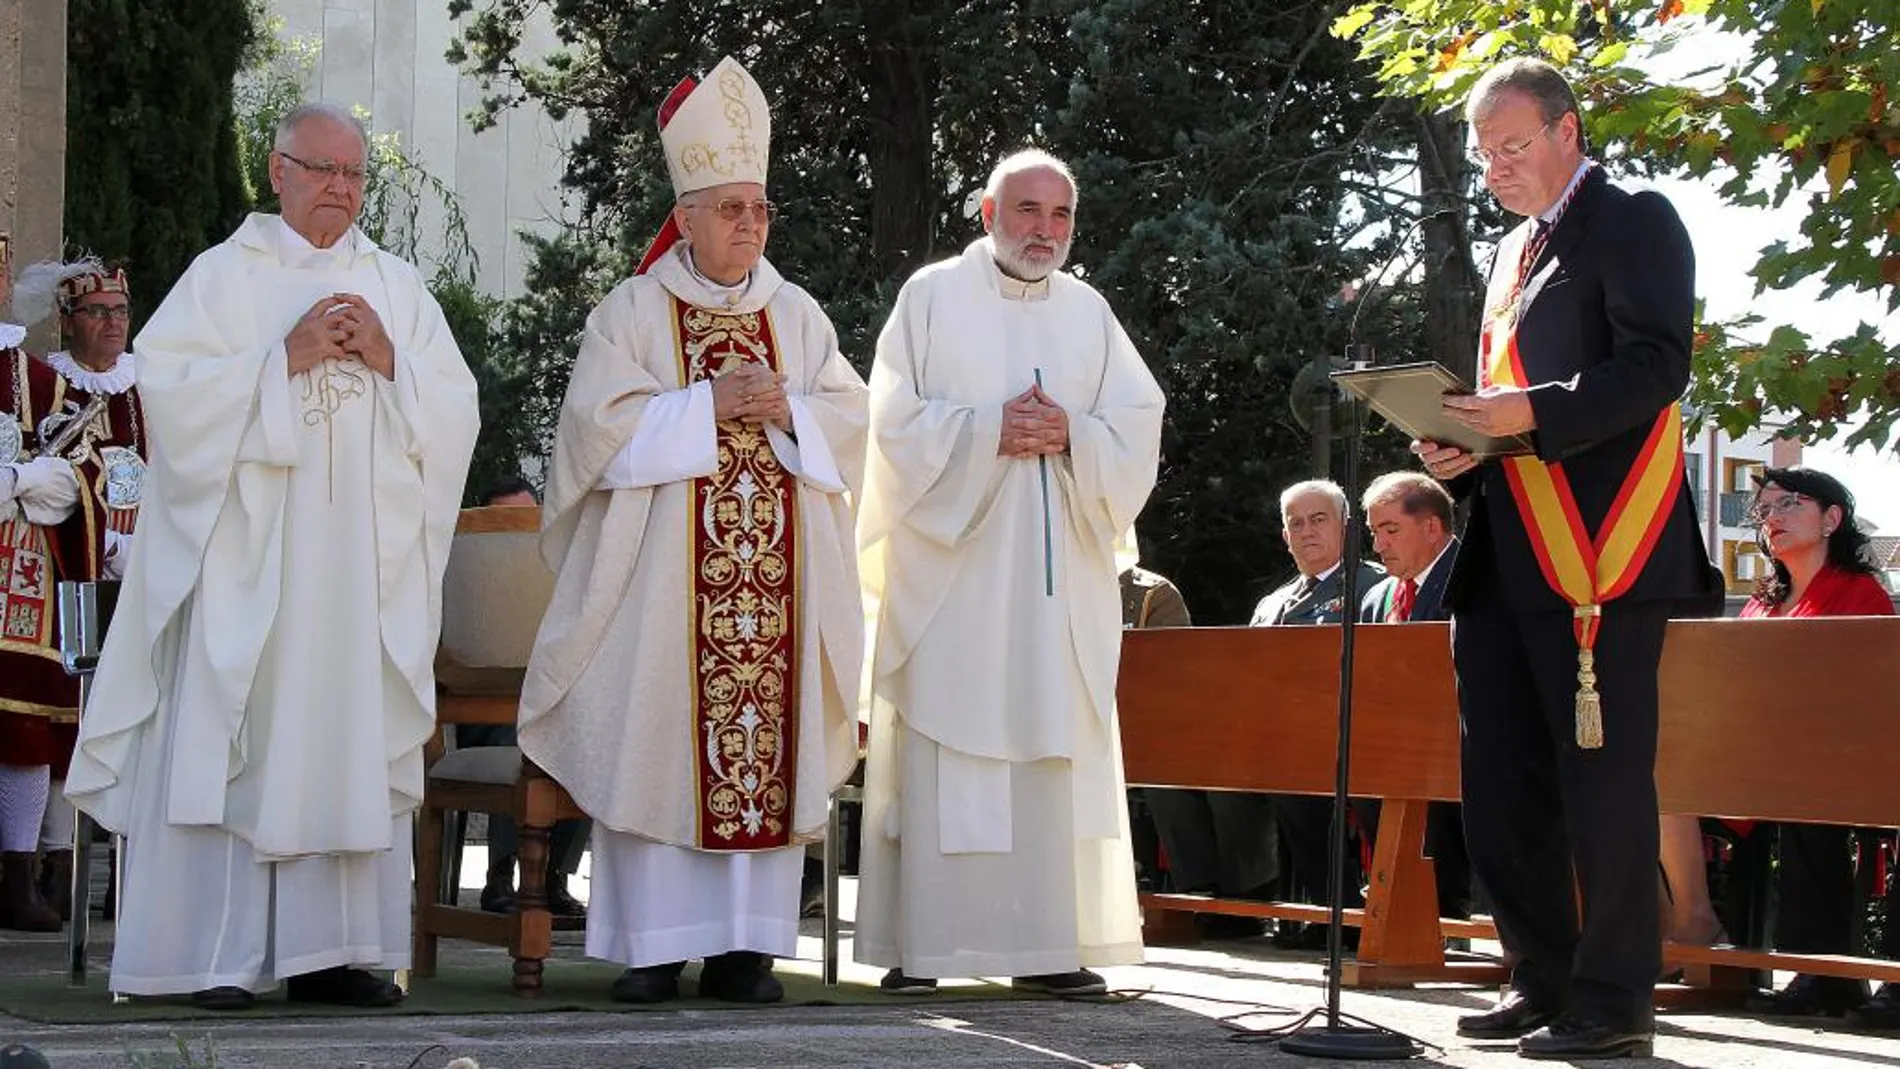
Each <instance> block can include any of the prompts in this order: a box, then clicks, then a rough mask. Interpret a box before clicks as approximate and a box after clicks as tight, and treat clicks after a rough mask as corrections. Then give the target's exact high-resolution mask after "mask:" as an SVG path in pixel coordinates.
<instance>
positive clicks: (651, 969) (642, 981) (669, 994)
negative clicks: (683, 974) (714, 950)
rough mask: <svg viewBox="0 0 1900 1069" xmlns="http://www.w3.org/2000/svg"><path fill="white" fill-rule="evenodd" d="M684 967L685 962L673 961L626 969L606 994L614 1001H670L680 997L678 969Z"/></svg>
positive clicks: (637, 1002) (639, 1002)
mask: <svg viewBox="0 0 1900 1069" xmlns="http://www.w3.org/2000/svg"><path fill="white" fill-rule="evenodd" d="M684 968H686V963H685V962H683V961H674V962H668V963H667V964H665V965H646V966H642V967H641V968H638V969H628V970H627V971H626V972H623V973H621V974H620V978H619V979H617V980H615V981H614V985H613V987H611V988H609V989H608V991H607V996H608V997H609V998H611V999H613V1000H614V1001H615V1002H630V1003H635V1004H641V1003H651V1002H668V1001H671V1000H673V999H676V998H678V997H680V970H681V969H684Z"/></svg>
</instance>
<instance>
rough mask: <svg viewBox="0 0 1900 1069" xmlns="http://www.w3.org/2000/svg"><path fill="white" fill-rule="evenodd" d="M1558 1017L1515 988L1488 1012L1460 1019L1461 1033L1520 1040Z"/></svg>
mask: <svg viewBox="0 0 1900 1069" xmlns="http://www.w3.org/2000/svg"><path fill="white" fill-rule="evenodd" d="M1556 1018H1557V1015H1556V1014H1554V1013H1551V1012H1549V1011H1547V1010H1541V1009H1538V1008H1537V1007H1536V1006H1535V1005H1533V1004H1532V1003H1531V1000H1530V999H1527V998H1525V997H1524V996H1523V995H1521V994H1519V993H1518V992H1516V991H1513V992H1511V993H1510V994H1508V995H1506V996H1504V1001H1503V1002H1500V1003H1498V1008H1497V1009H1495V1010H1492V1011H1491V1012H1489V1013H1477V1014H1470V1015H1468V1016H1465V1017H1460V1018H1458V1034H1459V1035H1461V1036H1463V1037H1465V1038H1466V1039H1518V1038H1520V1037H1523V1036H1527V1035H1529V1034H1531V1033H1532V1032H1535V1031H1537V1030H1538V1029H1539V1028H1542V1027H1544V1026H1545V1025H1547V1024H1549V1023H1551V1022H1552V1021H1554V1020H1556Z"/></svg>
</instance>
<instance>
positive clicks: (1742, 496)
mask: <svg viewBox="0 0 1900 1069" xmlns="http://www.w3.org/2000/svg"><path fill="white" fill-rule="evenodd" d="M1754 500H1755V495H1754V494H1751V493H1747V492H1745V491H1737V492H1732V493H1727V494H1723V495H1722V526H1724V527H1746V526H1748V506H1749V504H1750V503H1752V502H1753V501H1754Z"/></svg>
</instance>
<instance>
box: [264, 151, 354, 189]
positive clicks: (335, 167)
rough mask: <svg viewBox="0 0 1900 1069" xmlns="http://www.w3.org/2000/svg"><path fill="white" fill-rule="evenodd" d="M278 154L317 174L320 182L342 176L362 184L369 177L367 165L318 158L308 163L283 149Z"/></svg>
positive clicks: (350, 181) (349, 180) (352, 182)
mask: <svg viewBox="0 0 1900 1069" xmlns="http://www.w3.org/2000/svg"><path fill="white" fill-rule="evenodd" d="M277 154H278V155H279V156H282V157H283V158H285V159H287V160H289V161H290V162H292V163H294V164H296V165H297V166H299V167H302V168H303V169H304V170H306V171H308V172H310V173H311V174H313V175H316V176H317V180H318V181H320V182H326V183H327V182H330V181H331V180H333V179H337V178H341V179H343V181H345V182H347V183H349V184H350V185H353V186H360V185H362V184H363V183H364V182H365V181H366V180H368V178H369V169H368V168H365V167H354V166H351V165H350V164H347V163H332V162H331V161H329V160H318V161H317V162H315V163H307V162H305V161H303V160H300V159H298V158H297V157H295V156H292V155H291V154H290V153H288V152H284V151H281V150H280V151H279V152H278V153H277Z"/></svg>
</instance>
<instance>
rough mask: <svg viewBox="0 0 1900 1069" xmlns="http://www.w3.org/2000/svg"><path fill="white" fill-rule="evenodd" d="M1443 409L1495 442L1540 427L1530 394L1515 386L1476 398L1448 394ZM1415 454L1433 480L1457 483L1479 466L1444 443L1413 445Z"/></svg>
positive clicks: (1484, 393) (1467, 454)
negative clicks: (1454, 480)
mask: <svg viewBox="0 0 1900 1069" xmlns="http://www.w3.org/2000/svg"><path fill="white" fill-rule="evenodd" d="M1442 408H1443V410H1444V413H1445V415H1446V416H1448V417H1450V418H1451V419H1454V420H1457V421H1458V422H1459V423H1462V424H1464V425H1465V426H1467V427H1470V428H1471V429H1472V430H1474V431H1478V432H1480V433H1483V434H1488V435H1490V436H1492V437H1494V438H1502V437H1505V436H1508V435H1512V434H1523V433H1524V432H1525V431H1529V430H1535V429H1536V427H1537V413H1536V412H1535V411H1534V410H1533V409H1532V408H1531V395H1530V393H1529V392H1528V391H1526V390H1522V389H1519V388H1517V387H1515V386H1493V387H1490V388H1488V389H1485V390H1481V391H1479V392H1478V393H1475V394H1447V395H1445V399H1444V401H1443V402H1442ZM1412 452H1413V453H1414V454H1415V455H1416V456H1417V457H1418V458H1419V460H1421V461H1423V462H1424V464H1425V470H1426V471H1428V472H1430V473H1431V475H1432V478H1434V479H1439V480H1444V479H1455V478H1457V477H1458V476H1460V475H1463V474H1464V473H1465V472H1468V471H1470V470H1471V469H1472V468H1475V467H1477V466H1478V461H1477V458H1475V457H1473V456H1472V455H1471V454H1469V453H1467V452H1465V451H1464V450H1462V449H1460V448H1458V447H1457V446H1455V445H1446V444H1444V443H1442V442H1430V441H1420V442H1413V443H1412Z"/></svg>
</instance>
